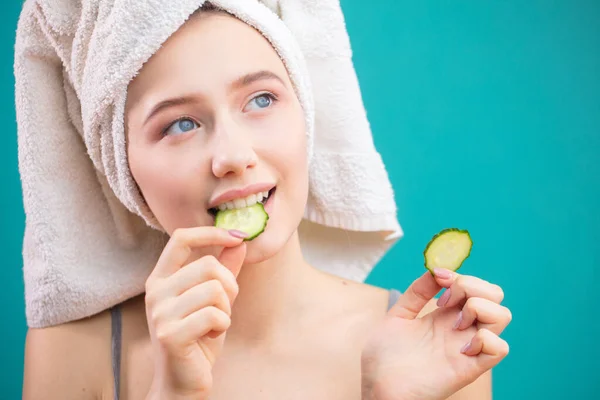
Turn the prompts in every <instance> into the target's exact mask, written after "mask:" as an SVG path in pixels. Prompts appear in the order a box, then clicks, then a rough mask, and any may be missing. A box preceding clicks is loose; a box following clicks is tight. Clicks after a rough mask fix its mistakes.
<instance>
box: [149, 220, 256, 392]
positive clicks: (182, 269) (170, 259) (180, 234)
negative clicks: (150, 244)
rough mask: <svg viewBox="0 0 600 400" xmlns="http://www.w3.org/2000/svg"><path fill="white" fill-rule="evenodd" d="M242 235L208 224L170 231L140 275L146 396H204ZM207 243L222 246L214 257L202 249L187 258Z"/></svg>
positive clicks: (233, 292) (226, 317) (233, 288)
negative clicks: (150, 363)
mask: <svg viewBox="0 0 600 400" xmlns="http://www.w3.org/2000/svg"><path fill="white" fill-rule="evenodd" d="M234 235H235V236H234ZM238 236H239V237H238ZM242 238H243V234H242V233H241V232H235V231H234V232H228V231H227V230H224V229H220V228H216V227H212V226H202V227H197V228H188V229H179V230H177V231H175V232H174V233H173V235H171V238H170V240H169V242H168V243H167V245H166V246H165V248H164V250H163V252H162V254H161V256H160V258H159V260H158V263H157V264H156V267H155V269H154V270H153V271H152V273H151V274H150V276H149V277H148V279H147V281H146V318H147V321H148V328H149V331H150V338H151V341H152V347H153V353H154V359H155V370H154V377H153V380H152V387H151V389H150V393H149V395H148V399H150V398H160V399H168V400H171V399H205V398H207V397H208V395H209V393H210V391H211V388H212V367H213V365H214V363H215V361H216V359H217V357H218V356H219V354H220V352H221V350H222V348H223V343H224V340H225V332H226V331H227V329H228V328H229V326H230V324H231V319H230V317H231V307H232V305H233V301H234V299H235V297H236V296H237V294H238V284H237V280H236V278H237V275H238V274H239V272H240V269H241V267H242V263H243V261H244V257H245V255H246V245H245V243H243V241H242ZM213 246H219V247H223V248H224V249H223V251H222V252H221V254H220V255H219V256H218V258H217V257H214V256H212V255H205V256H202V257H200V258H198V259H196V260H194V261H192V262H189V261H188V259H189V258H190V256H191V255H192V254H193V251H194V250H197V249H199V250H202V249H203V248H209V247H213ZM188 262H189V263H188ZM186 263H188V264H186Z"/></svg>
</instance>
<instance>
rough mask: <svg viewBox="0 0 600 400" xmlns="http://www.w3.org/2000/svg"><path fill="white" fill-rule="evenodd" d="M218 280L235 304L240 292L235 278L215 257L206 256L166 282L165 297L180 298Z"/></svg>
mask: <svg viewBox="0 0 600 400" xmlns="http://www.w3.org/2000/svg"><path fill="white" fill-rule="evenodd" d="M211 279H216V280H218V281H220V282H221V284H222V285H223V287H224V288H225V292H226V293H227V295H228V296H229V299H230V300H231V301H232V302H233V299H234V298H235V296H237V294H238V291H239V286H238V283H237V281H236V279H235V276H233V274H232V273H231V271H230V270H229V269H227V268H225V266H223V265H222V264H221V263H220V262H219V261H218V260H217V259H216V258H215V257H213V256H204V257H202V258H200V259H198V260H196V261H193V262H191V263H189V264H188V265H186V266H184V267H183V268H181V269H180V270H178V271H177V272H175V273H174V274H173V275H172V276H170V277H169V279H168V280H166V281H165V283H166V285H167V286H166V288H165V295H171V296H179V295H180V294H181V293H183V292H185V291H186V290H189V289H191V288H192V287H194V286H197V285H199V284H201V283H203V282H206V281H209V280H211Z"/></svg>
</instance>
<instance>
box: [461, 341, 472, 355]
mask: <svg viewBox="0 0 600 400" xmlns="http://www.w3.org/2000/svg"><path fill="white" fill-rule="evenodd" d="M470 348H471V342H469V343H467V344H465V345H464V346H463V348H462V349H460V352H461V353H463V354H464V353H466V352H467V351H469V349H470Z"/></svg>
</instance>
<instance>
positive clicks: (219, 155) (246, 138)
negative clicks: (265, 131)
mask: <svg viewBox="0 0 600 400" xmlns="http://www.w3.org/2000/svg"><path fill="white" fill-rule="evenodd" d="M251 139H252V138H251V135H250V134H249V133H248V132H245V131H244V129H243V127H240V126H238V125H236V124H234V123H231V122H230V123H221V124H220V125H219V126H218V127H217V129H216V131H215V147H214V153H213V154H214V155H213V159H212V171H213V174H214V175H215V176H216V177H217V178H223V177H225V176H227V175H242V174H243V173H244V172H245V171H246V170H247V169H249V168H253V167H255V166H256V163H257V161H258V157H257V155H256V153H255V152H254V148H253V145H252V140H251Z"/></svg>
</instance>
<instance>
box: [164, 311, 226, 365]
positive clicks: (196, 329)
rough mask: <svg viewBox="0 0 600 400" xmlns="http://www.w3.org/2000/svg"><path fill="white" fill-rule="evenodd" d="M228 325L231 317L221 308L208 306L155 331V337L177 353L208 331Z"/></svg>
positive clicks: (222, 330) (217, 329)
mask: <svg viewBox="0 0 600 400" xmlns="http://www.w3.org/2000/svg"><path fill="white" fill-rule="evenodd" d="M230 325H231V318H230V317H229V316H228V315H227V314H225V312H223V310H220V309H218V308H217V307H213V306H210V307H205V308H203V309H201V310H198V311H196V312H194V313H192V314H190V315H188V316H187V317H185V318H184V319H181V320H177V321H174V322H173V323H171V324H170V325H167V326H166V328H164V329H161V330H160V331H157V339H158V341H159V342H160V343H161V344H162V345H163V346H165V347H167V348H168V349H169V351H170V352H171V353H172V354H178V352H186V351H187V348H188V346H189V345H191V344H195V343H196V341H197V340H199V339H200V338H202V337H203V336H206V335H207V334H209V333H210V332H218V333H223V332H225V331H227V329H229V326H230Z"/></svg>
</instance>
